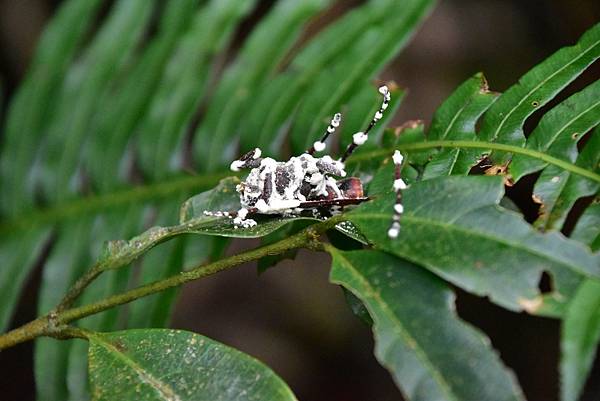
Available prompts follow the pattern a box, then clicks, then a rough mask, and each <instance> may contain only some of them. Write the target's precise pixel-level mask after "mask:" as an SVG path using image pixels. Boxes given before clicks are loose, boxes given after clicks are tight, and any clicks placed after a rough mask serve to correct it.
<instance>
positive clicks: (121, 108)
mask: <svg viewBox="0 0 600 401" xmlns="http://www.w3.org/2000/svg"><path fill="white" fill-rule="evenodd" d="M196 3H197V1H196V0H172V1H170V2H168V3H167V4H166V5H165V6H164V7H165V8H164V10H162V11H161V13H162V15H163V17H162V19H161V20H160V24H159V26H158V28H157V29H158V32H157V34H156V36H155V37H154V38H153V39H152V40H151V41H150V43H149V44H148V45H147V46H146V47H145V48H144V49H143V53H141V54H140V56H139V58H138V59H137V60H135V61H134V62H132V63H131V64H132V66H127V70H126V71H125V72H124V73H123V74H122V75H123V76H122V77H119V79H118V81H119V82H118V84H115V85H114V88H111V89H112V90H110V91H109V93H106V94H105V96H104V97H103V98H101V99H100V100H99V101H98V103H99V104H98V106H97V107H98V109H101V110H103V112H102V113H99V115H97V116H96V117H95V119H94V121H93V122H92V123H91V124H90V129H89V133H88V135H89V145H88V148H89V150H88V155H87V157H86V160H85V161H86V166H87V169H88V171H89V173H90V175H91V176H92V179H93V181H94V182H95V183H96V186H97V187H98V188H99V189H100V190H101V191H108V190H111V189H115V187H117V186H118V185H122V182H123V181H126V177H124V175H125V174H124V171H123V170H124V169H123V166H122V163H121V161H122V159H123V156H124V154H125V153H126V151H127V142H128V141H132V140H133V139H134V138H135V137H136V134H137V133H138V132H139V131H141V132H143V135H144V137H145V138H148V142H151V143H152V144H153V146H156V140H155V138H154V135H155V132H156V131H158V130H159V128H158V127H159V124H155V125H153V126H150V127H149V126H147V125H146V126H144V127H142V128H141V129H138V130H136V129H135V127H136V126H137V125H139V124H140V120H142V119H144V118H145V117H146V116H147V119H150V118H151V117H155V116H156V114H157V112H156V110H153V109H151V110H149V108H150V106H151V104H152V105H153V104H154V103H155V102H158V101H162V102H163V103H162V105H163V110H169V112H171V111H172V110H171V108H169V107H164V104H165V103H166V102H167V101H166V100H165V99H163V98H162V97H161V93H158V91H159V90H160V88H161V87H162V85H164V82H163V80H162V79H161V75H165V74H167V73H168V72H170V69H169V68H168V66H169V65H170V64H171V63H174V61H177V62H179V65H180V66H183V65H188V64H190V63H188V62H187V61H188V60H181V58H180V57H177V54H175V55H173V54H172V53H173V49H174V47H176V45H177V44H178V43H179V42H180V41H183V40H184V39H182V38H181V36H182V34H183V33H184V32H185V31H186V29H187V28H188V25H189V24H190V20H191V19H192V15H193V14H194V12H195V11H196V10H195V9H196V7H197V4H196ZM186 50H188V53H191V51H190V49H186ZM173 59H175V60H173ZM171 69H172V68H171ZM177 72H179V71H177ZM182 81H184V80H183V79H182ZM184 82H185V83H186V84H189V82H187V81H184ZM168 84H170V86H169V90H170V93H173V92H174V93H178V91H177V90H175V89H174V87H175V83H173V82H168ZM174 114H176V113H174ZM176 115H177V114H176ZM159 117H160V118H162V119H163V120H167V118H166V117H165V116H164V115H162V114H160V116H159ZM171 118H172V117H171ZM142 143H145V142H142ZM142 143H139V146H140V147H141V146H142ZM163 148H164V147H163Z"/></svg>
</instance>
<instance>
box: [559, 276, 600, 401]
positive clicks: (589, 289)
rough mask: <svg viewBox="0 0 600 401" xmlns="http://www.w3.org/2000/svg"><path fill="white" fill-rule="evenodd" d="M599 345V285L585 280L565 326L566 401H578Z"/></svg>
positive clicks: (562, 367)
mask: <svg viewBox="0 0 600 401" xmlns="http://www.w3.org/2000/svg"><path fill="white" fill-rule="evenodd" d="M599 341H600V281H598V280H591V279H588V280H586V281H585V282H584V283H583V284H582V285H581V287H580V288H579V290H578V291H577V293H576V294H575V296H574V297H573V300H572V301H571V302H570V303H569V307H568V309H567V313H566V317H565V320H564V322H563V326H562V338H561V351H562V358H561V362H560V372H561V378H562V381H561V395H562V400H563V401H577V399H578V398H579V394H580V393H581V391H582V390H583V385H584V384H585V379H586V377H587V376H588V374H589V372H590V369H591V367H592V363H593V362H594V357H595V356H596V349H597V347H598V342H599Z"/></svg>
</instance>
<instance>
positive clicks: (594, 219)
mask: <svg viewBox="0 0 600 401" xmlns="http://www.w3.org/2000/svg"><path fill="white" fill-rule="evenodd" d="M571 238H573V239H575V240H577V241H579V242H582V243H584V244H588V245H589V246H590V248H591V249H592V250H594V251H597V250H599V249H600V203H594V204H592V205H590V206H589V207H588V208H587V209H586V210H585V212H584V213H583V214H582V215H581V217H580V218H579V221H577V225H576V226H575V229H574V230H573V232H572V233H571Z"/></svg>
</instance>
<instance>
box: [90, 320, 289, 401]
mask: <svg viewBox="0 0 600 401" xmlns="http://www.w3.org/2000/svg"><path fill="white" fill-rule="evenodd" d="M89 358H90V380H91V384H92V394H93V398H94V400H96V401H113V400H115V401H116V400H125V399H126V400H180V401H185V400H197V401H200V400H206V401H212V400H223V401H226V400H236V401H243V400H264V401H268V400H273V401H285V400H295V399H296V398H295V397H294V395H293V394H292V392H291V390H290V389H289V388H288V387H287V386H286V385H285V383H284V382H283V381H282V380H281V379H280V378H279V377H277V376H276V375H275V374H274V373H273V372H272V371H271V370H270V369H269V368H267V367H266V366H265V365H263V364H262V363H260V362H259V361H257V360H256V359H254V358H252V357H250V356H248V355H245V354H243V353H241V352H239V351H237V350H234V349H232V348H229V347H227V346H225V345H223V344H220V343H217V342H216V341H213V340H211V339H208V338H206V337H203V336H200V335H197V334H193V333H189V332H185V331H178V330H128V331H121V332H114V333H105V334H100V333H98V334H93V335H90V349H89Z"/></svg>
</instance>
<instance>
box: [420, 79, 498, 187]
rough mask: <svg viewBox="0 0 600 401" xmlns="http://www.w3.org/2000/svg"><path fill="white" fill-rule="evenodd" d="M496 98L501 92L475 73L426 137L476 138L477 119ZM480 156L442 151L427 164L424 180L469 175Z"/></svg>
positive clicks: (441, 110) (445, 106)
mask: <svg viewBox="0 0 600 401" xmlns="http://www.w3.org/2000/svg"><path fill="white" fill-rule="evenodd" d="M497 98H498V93H494V92H490V90H489V89H488V84H487V81H486V80H485V77H484V76H483V74H481V73H479V74H476V75H475V76H473V77H472V78H470V79H468V80H467V81H466V82H464V83H463V84H462V85H461V86H459V87H458V89H456V91H454V93H452V95H450V97H449V98H448V99H446V100H445V101H444V103H443V104H442V105H441V106H440V108H439V109H437V111H436V112H435V115H434V116H433V121H432V122H431V128H430V129H429V132H428V136H427V138H428V139H429V140H444V139H454V140H464V139H466V140H469V139H475V138H476V134H475V124H476V123H477V120H478V119H479V117H480V116H481V115H482V114H483V112H485V111H486V110H487V109H488V108H489V107H490V106H491V105H492V104H493V103H494V101H495V100H496V99H497ZM477 153H478V151H477V150H472V149H460V148H456V149H443V150H441V151H440V153H438V154H437V155H435V156H434V157H433V158H432V160H431V161H430V162H429V163H428V164H427V166H426V168H425V171H424V173H423V179H429V178H434V177H439V176H441V175H451V174H462V175H466V174H468V173H469V170H470V168H471V167H472V166H473V165H474V164H475V163H476V162H477Z"/></svg>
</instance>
